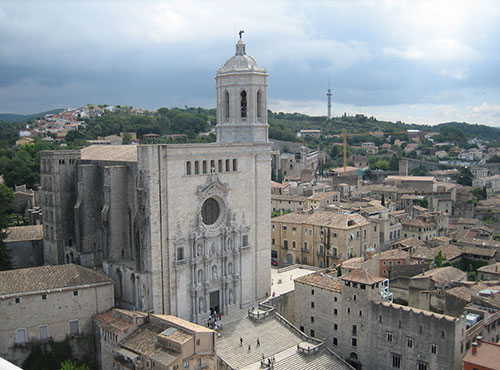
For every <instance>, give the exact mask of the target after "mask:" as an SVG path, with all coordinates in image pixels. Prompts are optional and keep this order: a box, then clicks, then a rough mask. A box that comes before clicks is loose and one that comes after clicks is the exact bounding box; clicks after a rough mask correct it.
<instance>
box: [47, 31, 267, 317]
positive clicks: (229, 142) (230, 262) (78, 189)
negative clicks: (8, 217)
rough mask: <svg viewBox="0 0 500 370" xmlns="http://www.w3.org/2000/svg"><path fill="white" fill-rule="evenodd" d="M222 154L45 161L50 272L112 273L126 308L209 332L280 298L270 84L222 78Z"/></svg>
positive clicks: (160, 152) (134, 153) (237, 66)
mask: <svg viewBox="0 0 500 370" xmlns="http://www.w3.org/2000/svg"><path fill="white" fill-rule="evenodd" d="M216 89H217V126H216V133H217V142H216V143H206V144H168V145H138V146H133V145H131V146H127V145H122V146H106V145H97V146H90V147H87V148H85V149H82V150H81V151H48V152H42V153H41V180H42V190H43V191H42V200H41V203H42V207H43V212H44V219H45V220H46V222H45V224H44V228H45V230H44V231H45V237H44V238H45V239H44V254H45V262H46V263H53V264H55V263H59V264H61V263H68V262H72V261H74V262H75V263H78V264H81V265H83V266H92V267H94V266H96V267H97V266H102V267H103V269H104V271H105V272H106V273H107V274H108V276H110V277H112V278H113V280H114V281H115V297H116V300H117V304H118V305H119V306H120V307H123V308H137V309H141V310H147V311H149V310H153V311H154V312H155V313H158V314H172V315H176V316H179V317H181V318H184V319H188V320H192V321H195V322H197V321H199V320H200V318H201V317H202V316H203V317H206V316H207V315H208V312H210V311H211V310H216V311H217V312H221V311H222V312H223V313H228V312H230V311H231V310H232V309H236V308H240V307H242V306H245V305H249V304H250V303H251V302H254V301H255V300H257V299H259V298H263V297H265V296H266V294H268V293H269V289H270V280H271V278H270V264H269V255H270V245H271V243H270V234H271V232H270V216H271V194H270V192H269V178H270V171H271V169H270V168H271V167H270V152H271V147H270V143H269V142H268V124H267V72H266V71H265V69H262V68H260V67H259V66H258V65H257V63H256V61H255V59H253V58H252V57H250V56H248V55H247V54H246V51H245V43H244V42H243V41H242V40H241V39H240V40H239V41H238V43H237V45H236V54H235V55H234V56H233V57H231V58H230V59H229V60H228V61H227V62H226V63H225V64H224V66H223V67H221V68H220V69H219V70H218V71H217V74H216Z"/></svg>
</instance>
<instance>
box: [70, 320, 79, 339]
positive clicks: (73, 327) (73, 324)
mask: <svg viewBox="0 0 500 370" xmlns="http://www.w3.org/2000/svg"><path fill="white" fill-rule="evenodd" d="M78 334H80V325H79V323H78V320H71V321H70V322H69V335H78Z"/></svg>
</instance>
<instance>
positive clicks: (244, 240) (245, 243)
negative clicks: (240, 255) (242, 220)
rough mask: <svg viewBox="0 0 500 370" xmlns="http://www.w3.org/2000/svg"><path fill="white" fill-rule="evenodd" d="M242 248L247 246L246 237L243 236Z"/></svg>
mask: <svg viewBox="0 0 500 370" xmlns="http://www.w3.org/2000/svg"><path fill="white" fill-rule="evenodd" d="M243 246H244V247H246V246H248V235H243Z"/></svg>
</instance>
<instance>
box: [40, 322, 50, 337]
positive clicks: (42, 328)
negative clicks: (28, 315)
mask: <svg viewBox="0 0 500 370" xmlns="http://www.w3.org/2000/svg"><path fill="white" fill-rule="evenodd" d="M38 337H39V338H40V340H44V339H48V338H49V327H48V326H47V325H40V326H39V327H38Z"/></svg>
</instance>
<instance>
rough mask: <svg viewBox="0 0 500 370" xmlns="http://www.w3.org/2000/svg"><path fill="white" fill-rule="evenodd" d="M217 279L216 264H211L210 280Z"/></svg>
mask: <svg viewBox="0 0 500 370" xmlns="http://www.w3.org/2000/svg"><path fill="white" fill-rule="evenodd" d="M218 279H219V273H218V271H217V266H215V265H213V266H212V280H214V281H216V280H218Z"/></svg>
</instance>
